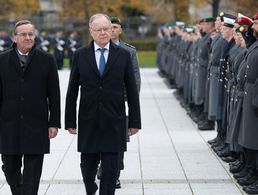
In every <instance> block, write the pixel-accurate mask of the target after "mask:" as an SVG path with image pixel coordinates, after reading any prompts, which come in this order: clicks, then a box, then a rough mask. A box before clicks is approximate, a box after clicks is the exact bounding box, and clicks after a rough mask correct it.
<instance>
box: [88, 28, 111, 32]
mask: <svg viewBox="0 0 258 195" xmlns="http://www.w3.org/2000/svg"><path fill="white" fill-rule="evenodd" d="M110 29H111V28H96V29H92V30H93V31H94V32H96V33H102V31H103V32H108V31H109V30H110Z"/></svg>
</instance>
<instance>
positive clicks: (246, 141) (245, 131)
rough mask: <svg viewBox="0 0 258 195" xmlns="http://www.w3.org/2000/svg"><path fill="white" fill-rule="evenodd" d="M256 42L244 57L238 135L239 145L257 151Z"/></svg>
mask: <svg viewBox="0 0 258 195" xmlns="http://www.w3.org/2000/svg"><path fill="white" fill-rule="evenodd" d="M257 51H258V41H256V42H255V43H253V44H252V45H251V46H250V47H249V48H248V50H247V54H246V56H245V59H244V60H245V61H244V63H246V75H245V78H246V80H245V81H246V82H245V88H244V102H243V128H242V129H241V130H240V133H239V144H240V145H242V146H243V147H245V148H248V149H253V150H258V141H257V136H258V113H257V111H258V96H257V94H258V66H257V62H258V53H257Z"/></svg>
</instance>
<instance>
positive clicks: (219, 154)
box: [217, 146, 231, 157]
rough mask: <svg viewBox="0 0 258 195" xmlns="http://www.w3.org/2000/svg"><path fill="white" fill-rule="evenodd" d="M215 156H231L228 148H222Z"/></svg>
mask: <svg viewBox="0 0 258 195" xmlns="http://www.w3.org/2000/svg"><path fill="white" fill-rule="evenodd" d="M217 155H218V156H219V157H228V156H230V155H231V151H230V150H229V146H227V147H225V148H223V150H221V151H218V152H217Z"/></svg>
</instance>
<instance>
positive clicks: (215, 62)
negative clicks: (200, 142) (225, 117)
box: [208, 16, 227, 145]
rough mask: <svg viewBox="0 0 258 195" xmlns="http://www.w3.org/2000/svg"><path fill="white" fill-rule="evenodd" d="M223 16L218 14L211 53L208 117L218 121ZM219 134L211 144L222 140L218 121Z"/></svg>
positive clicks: (210, 141) (223, 40)
mask: <svg viewBox="0 0 258 195" xmlns="http://www.w3.org/2000/svg"><path fill="white" fill-rule="evenodd" d="M221 27H222V18H221V16H217V18H216V21H215V30H216V36H215V37H214V39H213V40H212V43H211V53H210V72H209V74H210V75H209V79H210V88H209V105H208V119H209V120H215V121H216V122H217V119H218V118H217V107H218V80H219V64H220V59H221V56H222V53H223V50H224V49H223V48H225V47H226V45H227V42H226V41H225V39H223V38H222V36H221ZM216 130H217V136H216V138H214V139H212V140H209V141H208V143H209V144H211V145H214V144H218V143H220V142H221V138H222V136H221V125H220V123H219V122H217V129H216Z"/></svg>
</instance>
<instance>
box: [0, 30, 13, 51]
mask: <svg viewBox="0 0 258 195" xmlns="http://www.w3.org/2000/svg"><path fill="white" fill-rule="evenodd" d="M11 45H12V39H11V37H9V36H8V35H7V33H6V31H4V30H0V52H3V51H5V50H6V49H8V48H9V47H11Z"/></svg>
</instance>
